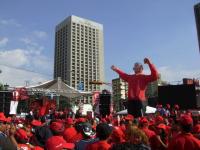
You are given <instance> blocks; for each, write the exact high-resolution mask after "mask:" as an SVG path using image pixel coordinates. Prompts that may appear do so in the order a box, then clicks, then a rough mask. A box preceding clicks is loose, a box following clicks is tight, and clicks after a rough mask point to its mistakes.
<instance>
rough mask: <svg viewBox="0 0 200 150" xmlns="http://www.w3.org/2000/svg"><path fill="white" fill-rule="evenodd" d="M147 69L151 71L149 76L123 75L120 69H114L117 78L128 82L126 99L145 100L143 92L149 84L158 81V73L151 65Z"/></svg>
mask: <svg viewBox="0 0 200 150" xmlns="http://www.w3.org/2000/svg"><path fill="white" fill-rule="evenodd" d="M149 68H150V70H151V75H144V74H138V75H135V74H133V75H129V74H126V73H124V72H123V71H122V70H120V69H116V70H115V71H116V72H117V73H118V74H119V76H120V77H121V78H122V79H123V80H124V81H126V82H128V99H129V100H130V99H139V100H142V101H144V100H146V97H145V90H146V88H147V85H148V83H149V82H152V81H155V80H157V79H158V72H157V70H156V68H155V66H154V65H153V64H149Z"/></svg>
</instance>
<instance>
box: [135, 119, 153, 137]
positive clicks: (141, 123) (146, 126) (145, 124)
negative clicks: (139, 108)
mask: <svg viewBox="0 0 200 150" xmlns="http://www.w3.org/2000/svg"><path fill="white" fill-rule="evenodd" d="M139 128H140V129H141V130H142V131H143V132H144V133H145V134H146V136H147V137H148V138H149V139H150V138H152V137H153V136H155V135H156V133H155V132H154V131H152V130H150V129H149V121H148V119H147V118H146V117H142V118H141V119H140V120H139Z"/></svg>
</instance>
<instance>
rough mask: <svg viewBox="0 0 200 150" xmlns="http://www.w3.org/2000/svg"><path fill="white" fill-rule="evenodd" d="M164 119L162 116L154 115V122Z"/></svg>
mask: <svg viewBox="0 0 200 150" xmlns="http://www.w3.org/2000/svg"><path fill="white" fill-rule="evenodd" d="M163 120H164V119H163V117H162V116H156V118H155V122H162V121H163Z"/></svg>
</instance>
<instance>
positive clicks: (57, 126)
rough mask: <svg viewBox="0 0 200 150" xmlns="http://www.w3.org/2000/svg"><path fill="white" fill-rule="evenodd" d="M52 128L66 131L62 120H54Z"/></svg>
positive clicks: (57, 130)
mask: <svg viewBox="0 0 200 150" xmlns="http://www.w3.org/2000/svg"><path fill="white" fill-rule="evenodd" d="M50 129H51V130H52V131H56V132H63V131H64V125H63V123H61V122H52V123H51V125H50Z"/></svg>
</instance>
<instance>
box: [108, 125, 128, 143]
mask: <svg viewBox="0 0 200 150" xmlns="http://www.w3.org/2000/svg"><path fill="white" fill-rule="evenodd" d="M111 139H112V142H114V143H122V142H124V139H125V135H124V132H123V131H122V129H121V128H119V127H114V128H113V131H112V134H111Z"/></svg>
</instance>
